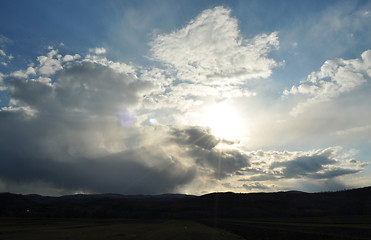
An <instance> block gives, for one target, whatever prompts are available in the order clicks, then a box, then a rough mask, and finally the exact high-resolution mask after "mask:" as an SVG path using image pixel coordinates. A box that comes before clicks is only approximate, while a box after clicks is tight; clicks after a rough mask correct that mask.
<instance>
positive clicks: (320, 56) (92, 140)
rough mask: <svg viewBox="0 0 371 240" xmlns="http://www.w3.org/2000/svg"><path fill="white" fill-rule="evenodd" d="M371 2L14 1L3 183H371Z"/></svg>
mask: <svg viewBox="0 0 371 240" xmlns="http://www.w3.org/2000/svg"><path fill="white" fill-rule="evenodd" d="M370 23H371V2H370V1H360V0H359V1H357V0H355V1H340V0H333V1H322V0H321V1H238V0H229V1H227V0H224V1H219V0H218V1H215V0H214V1H211V0H210V1H206V0H203V1H199V0H197V1H193V0H187V1H185V0H183V1H170V0H169V1H160V0H159V1H157V0H155V1H144V0H141V1H125V0H121V1H119V0H107V1H98V0H93V1H87V0H77V1H76V0H74V1H72V0H71V1H69V0H67V1H57V0H55V1H54V0H53V1H46V0H44V1H41V0H35V1H26V0H17V1H13V0H12V1H11V0H2V1H1V2H0V192H14V193H24V194H28V193H37V194H43V195H53V196H59V195H65V194H76V193H121V194H128V195H131V194H162V193H183V194H195V195H201V194H205V193H210V192H225V191H232V192H243V193H245V192H246V193H248V192H275V191H288V190H299V191H306V192H319V191H336V190H343V189H349V188H356V187H364V186H369V185H371V177H370V176H371V168H370V164H371V157H370V156H371V104H370V103H371V94H370V93H371V24H370Z"/></svg>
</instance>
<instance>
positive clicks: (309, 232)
mask: <svg viewBox="0 0 371 240" xmlns="http://www.w3.org/2000/svg"><path fill="white" fill-rule="evenodd" d="M0 239H1V240H15V239H22V240H36V239H37V240H44V239H45V240H46V239H48V240H49V239H53V240H59V239H63V240H74V239H79V240H80V239H92V240H95V239H100V240H101V239H105V240H110V239H114V240H116V239H124V240H125V239H139V240H141V239H151V240H156V239H161V240H166V239H172V240H177V239H178V240H185V239H192V240H197V239H203V240H206V239H212V240H223V239H226V240H227V239H228V240H242V239H247V240H250V239H252V240H261V239H273V240H281V239H285V240H290V239H300V240H309V239H316V240H321V239H326V240H331V239H334V240H335V239H336V240H352V239H353V240H355V239H357V240H361V239H371V217H359V218H296V219H283V218H279V219H218V220H217V221H215V220H199V221H197V222H194V221H186V220H148V221H146V220H116V219H115V220H113V219H5V218H4V219H0Z"/></svg>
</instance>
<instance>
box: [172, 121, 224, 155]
mask: <svg viewBox="0 0 371 240" xmlns="http://www.w3.org/2000/svg"><path fill="white" fill-rule="evenodd" d="M172 135H173V136H174V141H175V142H177V143H178V144H182V145H184V144H187V145H196V146H198V147H200V148H202V149H206V150H211V149H212V148H214V147H215V146H216V145H217V144H218V143H219V142H220V140H219V139H217V138H216V137H215V136H213V135H212V134H211V133H210V130H209V129H205V128H202V127H188V128H184V129H173V132H172Z"/></svg>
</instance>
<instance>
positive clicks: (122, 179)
mask: <svg viewBox="0 0 371 240" xmlns="http://www.w3.org/2000/svg"><path fill="white" fill-rule="evenodd" d="M56 54H57V51H56V50H51V51H50V53H49V54H48V56H46V58H44V57H42V58H41V57H39V58H38V60H39V63H40V64H39V65H37V66H35V67H33V69H34V70H35V71H34V73H33V74H27V71H23V73H24V74H23V75H22V76H17V75H16V74H13V75H12V76H7V77H8V78H9V79H8V84H7V85H8V87H9V91H8V95H9V97H10V102H11V104H12V106H10V107H7V108H2V109H1V111H0V134H1V136H2V138H1V139H0V152H1V153H2V157H1V161H0V169H1V170H0V180H1V182H2V185H5V187H4V188H6V186H13V187H14V186H16V185H18V186H26V185H28V184H29V185H30V186H31V185H32V186H35V185H40V186H41V185H42V186H46V188H49V189H54V190H55V191H56V192H58V189H63V191H62V192H63V193H73V192H76V191H85V192H119V193H126V194H139V193H149V194H157V193H164V192H172V191H176V189H177V188H178V187H179V186H181V185H183V184H186V183H188V182H190V181H192V179H194V177H195V175H196V168H195V167H192V166H189V165H187V164H185V163H184V162H182V161H180V159H178V158H176V157H175V156H174V155H171V153H169V152H165V151H162V150H161V149H162V147H161V146H162V145H163V144H162V143H160V146H157V145H155V144H153V143H152V144H149V145H146V144H145V141H143V140H142V139H149V137H150V135H151V137H153V135H152V134H148V133H146V131H145V128H140V129H139V128H137V127H136V125H135V123H132V122H131V123H128V124H126V122H125V124H123V122H122V117H123V113H127V112H129V110H128V109H129V108H131V107H134V106H135V105H138V104H139V103H140V101H141V98H140V96H141V95H142V93H143V92H144V91H146V89H149V88H151V87H152V84H151V83H150V82H148V81H142V80H139V79H138V78H137V77H136V76H135V75H134V74H132V73H131V72H129V73H125V72H124V68H121V67H120V66H125V65H121V64H120V63H117V64H115V63H112V62H110V61H104V59H103V60H102V61H103V64H100V63H97V62H93V61H89V60H85V59H83V60H81V61H77V60H76V59H74V60H71V61H68V63H66V64H63V63H62V59H63V58H62V56H57V55H56ZM66 56H68V55H66ZM71 56H72V55H71ZM74 56H76V55H74ZM51 60H56V61H57V62H58V64H54V63H55V62H54V61H52V63H51V64H49V63H47V62H48V61H51ZM53 62H54V63H53ZM111 63H112V64H111ZM43 67H46V69H44V70H43ZM128 69H129V70H131V69H130V68H128ZM44 75H47V76H49V77H50V78H51V79H53V81H50V82H49V83H48V84H45V82H43V81H40V77H42V76H44ZM31 77H35V79H33V78H31ZM134 121H135V118H134ZM142 131H144V132H142ZM151 133H153V132H151ZM139 136H140V137H139ZM20 140H21V143H20V142H19V141H20ZM19 189H21V187H19Z"/></svg>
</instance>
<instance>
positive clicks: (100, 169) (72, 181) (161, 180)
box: [0, 149, 195, 194]
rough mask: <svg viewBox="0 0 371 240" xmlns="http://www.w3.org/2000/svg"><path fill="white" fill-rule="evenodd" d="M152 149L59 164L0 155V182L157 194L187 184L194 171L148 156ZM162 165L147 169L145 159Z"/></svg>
mask: <svg viewBox="0 0 371 240" xmlns="http://www.w3.org/2000/svg"><path fill="white" fill-rule="evenodd" d="M150 152H151V149H134V150H130V151H125V152H121V153H118V154H112V155H109V156H106V157H104V158H100V159H81V158H79V159H70V160H73V161H67V162H60V161H54V160H51V159H47V158H45V157H25V156H22V155H20V154H13V155H12V154H11V153H8V154H7V155H5V154H4V155H3V158H2V162H1V168H0V174H1V179H2V180H5V181H9V182H38V181H41V182H46V183H49V184H51V185H53V186H54V187H56V188H61V189H64V191H67V192H68V191H71V192H74V191H87V192H97V193H104V192H114V193H125V194H143V193H146V194H158V193H164V192H171V191H173V190H174V188H175V187H176V186H179V185H182V184H185V183H188V182H189V181H191V180H192V179H193V178H194V176H195V169H193V168H189V169H183V168H182V167H183V166H182V164H180V163H179V162H178V161H174V160H173V161H168V160H167V159H165V158H166V154H162V155H157V156H155V155H154V154H151V153H150ZM153 157H155V158H156V159H157V161H160V162H163V163H162V164H159V166H148V165H147V164H146V163H145V162H146V161H148V160H149V159H148V158H153Z"/></svg>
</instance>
